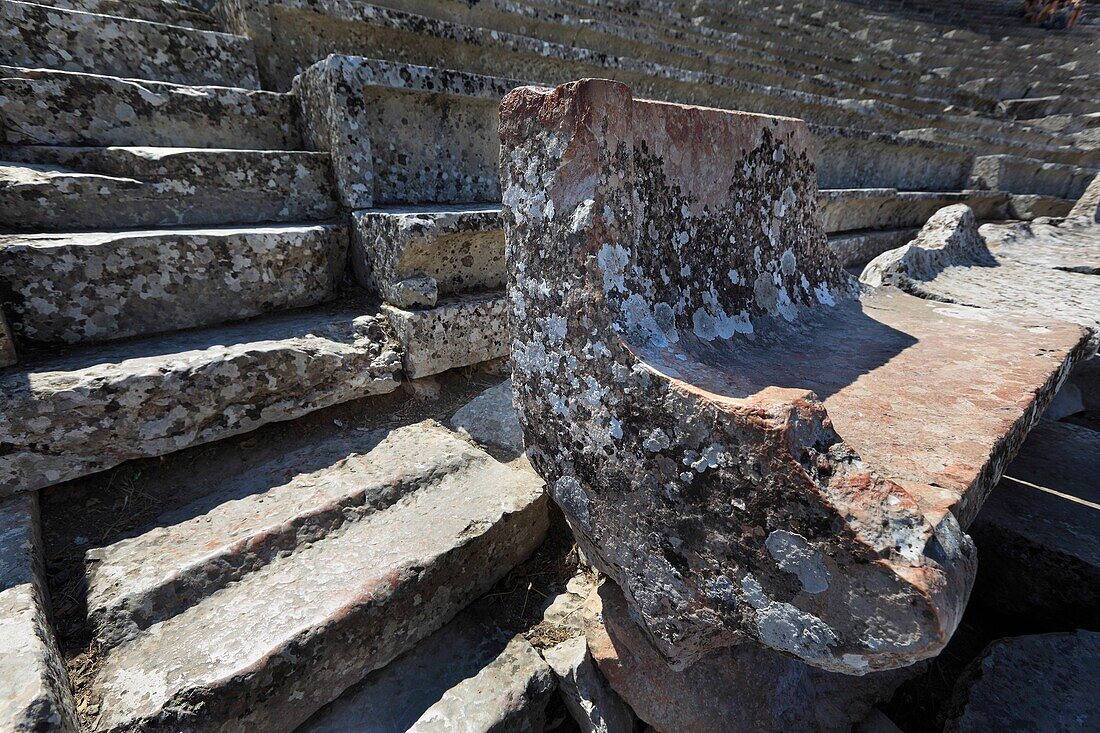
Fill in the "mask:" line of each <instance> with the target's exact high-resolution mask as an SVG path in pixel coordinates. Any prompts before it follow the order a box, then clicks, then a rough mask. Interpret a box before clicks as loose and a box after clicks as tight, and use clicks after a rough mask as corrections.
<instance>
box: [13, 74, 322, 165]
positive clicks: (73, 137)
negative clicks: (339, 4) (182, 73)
mask: <svg viewBox="0 0 1100 733" xmlns="http://www.w3.org/2000/svg"><path fill="white" fill-rule="evenodd" d="M297 119H298V118H297V107H296V106H295V105H294V104H293V103H292V101H291V98H290V95H288V94H278V93H275V92H263V91H255V90H251V89H237V88H230V87H218V86H185V85H180V84H170V83H167V82H155V81H145V80H135V79H119V78H117V77H113V76H103V75H98V74H83V73H76V72H68V71H54V70H47V69H23V68H16V67H12V66H0V122H2V123H3V124H0V140H2V141H3V142H5V143H8V144H13V145H94V146H108V145H138V146H141V145H147V146H157V145H159V146H180V147H196V148H204V147H205V148H238V149H245V150H262V149H274V150H293V149H295V148H298V147H301V138H300V137H299V134H298V125H297Z"/></svg>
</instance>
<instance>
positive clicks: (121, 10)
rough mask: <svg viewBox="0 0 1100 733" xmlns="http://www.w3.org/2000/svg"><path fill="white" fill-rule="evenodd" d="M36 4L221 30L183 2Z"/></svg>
mask: <svg viewBox="0 0 1100 733" xmlns="http://www.w3.org/2000/svg"><path fill="white" fill-rule="evenodd" d="M37 4H38V5H49V6H51V7H55V8H63V9H65V10H82V11H84V12H86V13H96V14H98V15H114V16H118V17H120V18H130V19H133V20H148V21H152V22H154V23H166V24H168V25H177V26H185V27H187V28H198V29H200V30H207V31H216V30H220V29H221V28H220V24H219V23H218V21H217V20H216V19H215V18H214V16H213V15H211V14H210V13H208V12H205V11H203V10H202V9H200V8H199V7H197V6H196V5H192V4H191V3H188V2H186V0H184V1H182V2H180V1H179V0H39V1H38V3H37Z"/></svg>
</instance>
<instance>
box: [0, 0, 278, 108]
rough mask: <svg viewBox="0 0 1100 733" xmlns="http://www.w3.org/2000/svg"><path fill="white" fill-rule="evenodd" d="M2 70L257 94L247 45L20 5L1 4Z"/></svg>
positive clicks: (9, 0) (14, 0)
mask: <svg viewBox="0 0 1100 733" xmlns="http://www.w3.org/2000/svg"><path fill="white" fill-rule="evenodd" d="M0 64H5V65H8V66H23V67H27V68H45V69H59V70H62V71H80V72H88V73H93V74H105V75H108V76H117V77H124V78H132V79H155V80H158V81H169V82H175V83H178V84H218V85H220V86H227V87H243V88H251V89H256V88H258V87H259V81H258V78H257V74H256V60H255V56H254V55H253V52H252V44H251V43H250V42H249V40H248V39H247V38H242V37H240V36H232V35H229V34H228V33H215V32H213V31H204V30H196V29H193V28H183V27H180V26H173V25H164V24H162V23H151V22H149V21H145V20H131V19H129V18H120V17H118V16H113V15H96V14H93V13H84V12H79V11H73V10H66V9H64V8H56V7H48V6H46V5H37V4H34V3H25V2H19V1H18V0H0Z"/></svg>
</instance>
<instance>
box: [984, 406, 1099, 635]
mask: <svg viewBox="0 0 1100 733" xmlns="http://www.w3.org/2000/svg"><path fill="white" fill-rule="evenodd" d="M1098 467H1100V432H1097V431H1095V430H1089V429H1088V428H1084V427H1080V426H1078V425H1072V424H1069V423H1056V422H1049V421H1046V420H1043V421H1042V422H1040V423H1039V424H1038V425H1036V426H1035V429H1034V430H1032V431H1031V433H1030V434H1029V435H1028V438H1027V441H1026V442H1025V443H1024V446H1023V448H1021V449H1020V453H1019V455H1017V456H1016V459H1015V460H1014V461H1013V462H1012V463H1011V464H1009V466H1008V468H1006V469H1005V473H1004V476H1003V477H1002V478H1001V482H1000V483H999V484H998V485H997V488H996V489H995V490H994V491H993V493H992V494H990V496H989V499H988V500H986V503H985V506H983V507H982V510H981V512H979V514H978V517H977V519H975V520H974V524H973V525H972V526H971V528H970V531H971V533H972V534H973V537H974V542H975V544H977V546H978V558H979V568H980V570H979V572H978V580H977V584H976V586H975V590H974V592H975V594H976V596H977V597H978V598H979V599H981V600H982V602H983V603H984V604H985V605H986V606H988V607H989V608H992V609H996V611H997V612H998V613H1004V614H1012V615H1017V616H1019V617H1022V618H1029V619H1031V618H1034V619H1042V622H1043V623H1044V624H1049V626H1048V627H1047V628H1051V627H1053V628H1058V627H1062V628H1067V627H1069V628H1072V627H1081V626H1088V625H1089V624H1091V623H1094V622H1095V620H1096V609H1097V608H1100V522H1097V516H1098V513H1100V483H1098V482H1097V477H1096V472H1097V468H1098Z"/></svg>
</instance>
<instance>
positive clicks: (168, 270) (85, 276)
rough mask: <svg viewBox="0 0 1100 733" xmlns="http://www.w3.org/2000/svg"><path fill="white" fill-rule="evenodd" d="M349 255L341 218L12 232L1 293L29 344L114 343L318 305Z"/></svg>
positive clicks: (1, 244)
mask: <svg viewBox="0 0 1100 733" xmlns="http://www.w3.org/2000/svg"><path fill="white" fill-rule="evenodd" d="M346 262H347V232H346V229H345V227H344V225H343V224H279V225H268V226H251V227H216V228H187V229H149V230H134V231H124V232H73V233H58V234H6V235H0V283H2V285H0V295H2V299H3V301H4V302H5V303H6V306H7V309H8V312H9V314H10V315H11V316H12V319H11V324H10V325H11V327H12V329H13V331H14V332H15V333H16V334H17V337H22V339H23V340H24V341H26V342H31V343H38V344H56V343H66V344H72V343H79V342H87V341H108V340H114V339H121V338H127V337H131V336H141V335H148V334H154V333H161V332H166V331H176V330H179V329H183V328H194V327H199V326H211V325H215V324H218V323H224V322H227V321H233V320H240V319H243V318H249V317H252V316H257V315H260V314H263V313H267V312H269V311H273V310H281V309H286V308H299V307H303V306H309V305H315V304H317V303H320V302H323V301H325V300H329V299H331V298H333V297H334V296H335V295H336V290H337V287H338V286H339V284H340V283H341V281H342V280H343V274H344V266H345V263H346ZM44 273H48V275H45V274H44Z"/></svg>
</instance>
